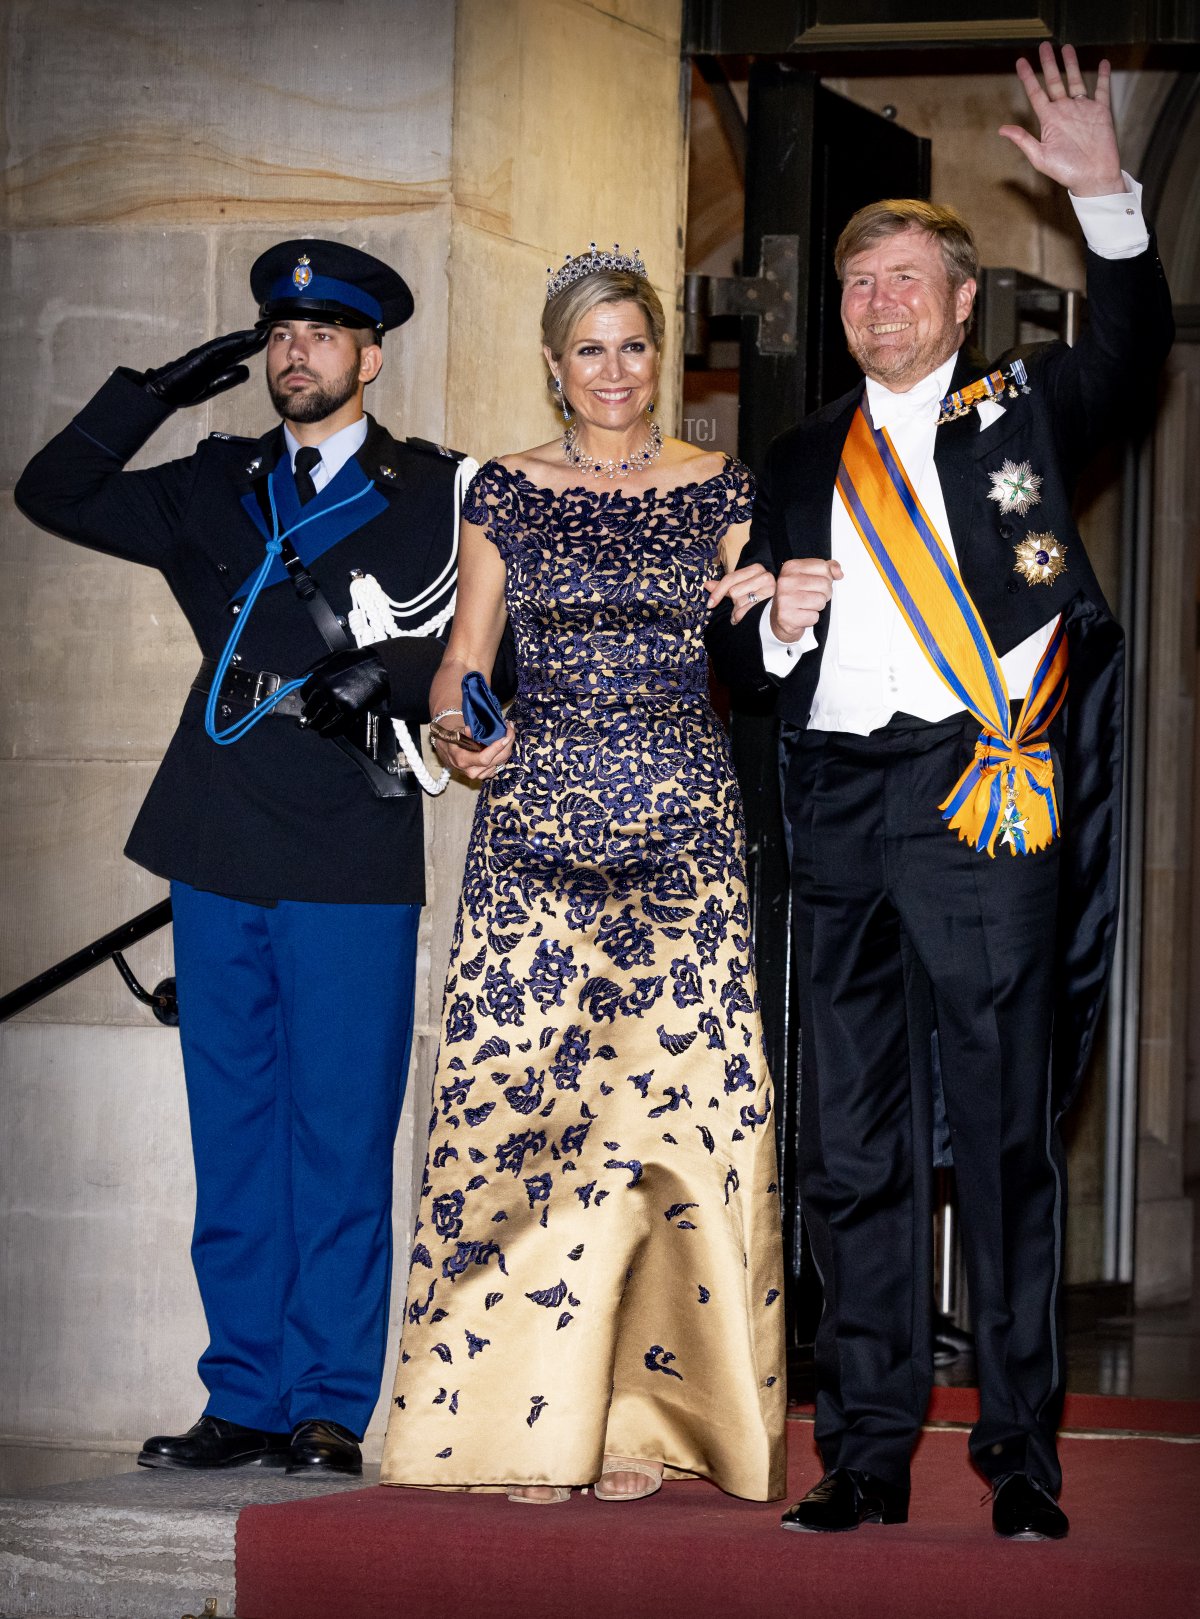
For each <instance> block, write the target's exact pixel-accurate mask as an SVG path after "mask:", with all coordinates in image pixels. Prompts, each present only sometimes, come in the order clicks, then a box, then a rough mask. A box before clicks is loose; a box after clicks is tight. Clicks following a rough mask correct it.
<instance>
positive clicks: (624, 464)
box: [563, 422, 663, 478]
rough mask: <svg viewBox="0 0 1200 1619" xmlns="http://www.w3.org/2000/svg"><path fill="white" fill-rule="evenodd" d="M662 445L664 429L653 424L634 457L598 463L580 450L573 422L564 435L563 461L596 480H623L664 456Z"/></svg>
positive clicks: (620, 457) (625, 456)
mask: <svg viewBox="0 0 1200 1619" xmlns="http://www.w3.org/2000/svg"><path fill="white" fill-rule="evenodd" d="M662 445H663V437H662V428H661V427H659V425H658V423H657V422H651V423H650V436H649V437H648V438H647V440H646V442H645V444H643V445H642V448H641V449H640V450H637V451H635V452H634V454H633V455H624V456H615V457H614V458H613V459H612V460H611V461H597V460H596V458H595V457H594V456H591V455H589V454H588V453H587V451H586V450H581V449H580V448H579V440H578V437H577V435H576V432H575V424H574V422H572V423H571V425H570V427H568V428H567V430H566V432H565V433H564V434H563V459H564V460H565V461H566V462H567V463H568V464H569V465H570V466H573V467H578V468H579V470H580V472H590V473H591V474H592V476H593V477H594V478H622V477H628V476H630V475H631V474H632V473H635V472H641V471H642V470H643V468H645V467H648V466H650V465H651V464H652V463H653V462H655V461H657V460H658V458H659V456H660V455H661V454H662Z"/></svg>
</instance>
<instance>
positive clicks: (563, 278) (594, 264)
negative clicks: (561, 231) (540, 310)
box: [546, 242, 646, 303]
mask: <svg viewBox="0 0 1200 1619" xmlns="http://www.w3.org/2000/svg"><path fill="white" fill-rule="evenodd" d="M601 270H627V271H628V272H629V273H630V274H631V275H641V276H644V275H645V273H646V266H645V265H644V264H643V263H642V259H641V255H640V254H639V253H638V250H637V248H636V247H635V248H634V250H633V252H632V253H622V252H621V244H620V242H614V243H613V247H612V252H611V253H604V252H601V251H600V250H599V249H598V248H597V247H596V244H595V242H593V243H592V244H591V247H590V248H589V250H588V251H587V252H586V253H578V254H576V255H575V256H574V257H572V255H571V254H570V253H568V254H567V256H566V258H565V259H564V260H563V266H562V269H561V270H552V269H551V268H550V266H549V265H547V266H546V274H547V276H548V277H549V280H548V281H547V282H546V302H547V303H549V302H550V300H551V299H552V298H557V297H558V295H559V293H560V292H565V291H566V289H567V288H568V287H572V286H574V285H575V283H576V281H582V280H583V278H584V276H588V275H597V274H598V273H599V272H600V271H601Z"/></svg>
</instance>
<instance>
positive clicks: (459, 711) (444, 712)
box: [429, 708, 462, 725]
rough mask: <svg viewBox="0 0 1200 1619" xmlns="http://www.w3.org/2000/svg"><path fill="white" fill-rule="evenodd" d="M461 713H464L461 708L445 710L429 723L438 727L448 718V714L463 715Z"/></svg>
mask: <svg viewBox="0 0 1200 1619" xmlns="http://www.w3.org/2000/svg"><path fill="white" fill-rule="evenodd" d="M461 713H462V709H461V708H443V709H442V710H441V712H440V713H438V714H435V715H434V716H433V718H432V719H431V720H430V722H429V723H430V724H431V725H436V724H437V722H438V721H439V720H444V719H445V718H446V715H447V714H461Z"/></svg>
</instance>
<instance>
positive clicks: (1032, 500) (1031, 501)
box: [988, 461, 1042, 517]
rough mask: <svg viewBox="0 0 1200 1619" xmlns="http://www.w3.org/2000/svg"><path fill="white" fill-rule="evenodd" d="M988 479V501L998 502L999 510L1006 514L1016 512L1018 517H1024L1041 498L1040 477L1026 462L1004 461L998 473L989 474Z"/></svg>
mask: <svg viewBox="0 0 1200 1619" xmlns="http://www.w3.org/2000/svg"><path fill="white" fill-rule="evenodd" d="M988 477H989V478H990V479H991V480H992V487H991V489H990V490H989V491H988V499H989V500H995V501H998V502H999V505H1000V510H1001V511H1002V512H1004V513H1006V514H1007V513H1009V512H1016V514H1017V516H1018V517H1024V515H1025V513H1026V512H1027V511H1028V510H1029V508H1030V507H1031V506H1036V505H1037V504H1038V503H1039V501H1040V500H1041V498H1042V497H1041V495H1040V494H1039V493H1038V490H1039V489H1040V488H1041V487H1042V479H1041V475H1040V474H1039V473H1036V472H1035V471H1034V470H1033V468H1032V467H1031V466H1030V464H1029V462H1028V461H1006V462H1005V463H1004V465H1003V466H1002V467H1001V468H1000V470H999V472H989V473H988Z"/></svg>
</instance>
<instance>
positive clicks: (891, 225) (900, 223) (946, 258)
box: [833, 197, 979, 287]
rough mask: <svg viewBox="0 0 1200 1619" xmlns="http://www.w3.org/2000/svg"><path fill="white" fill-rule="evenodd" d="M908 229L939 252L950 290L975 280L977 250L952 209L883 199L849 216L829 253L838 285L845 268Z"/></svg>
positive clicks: (903, 199)
mask: <svg viewBox="0 0 1200 1619" xmlns="http://www.w3.org/2000/svg"><path fill="white" fill-rule="evenodd" d="M910 225H915V226H916V227H917V229H918V230H923V231H925V233H926V234H927V235H929V236H932V237H933V238H934V240H935V241H936V242H937V244H938V246H939V247H940V248H941V250H942V261H943V263H944V264H945V266H946V274H947V275H948V276H949V277H950V285H951V286H952V287H961V286H962V284H963V282H964V281H978V280H979V249H978V247H977V246H976V245H975V238H974V236H973V235H972V234H971V227H970V226H969V225H968V224H967V222H966V220H965V219H964V218H963V217H962V215H961V214H959V213H956V212H955V210H954V209H953V208H943V207H942V206H940V204H938V203H936V202H921V201H920V200H919V199H917V198H916V197H885V198H884V199H883V200H882V201H881V202H870V203H868V204H867V206H866V207H865V208H860V209H859V210H858V212H857V213H856V214H854V215H852V216H851V218H850V221H849V223H848V224H847V226H846V228H845V230H844V231H843V232H842V234H841V235H840V236H839V237H838V239H837V246H836V247H835V248H834V250H833V268H834V271H835V272H836V274H837V278H838V280H839V281H843V280H845V276H846V264H847V261H848V260H849V259H852V258H854V256H855V254H857V253H863V252H865V251H866V249H867V248H869V247H874V246H875V245H876V244H877V243H879V242H885V241H887V239H888V237H889V236H899V234H900V233H901V231H906V230H907V229H908V228H909V226H910Z"/></svg>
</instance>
